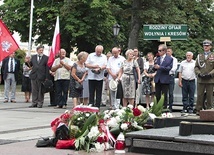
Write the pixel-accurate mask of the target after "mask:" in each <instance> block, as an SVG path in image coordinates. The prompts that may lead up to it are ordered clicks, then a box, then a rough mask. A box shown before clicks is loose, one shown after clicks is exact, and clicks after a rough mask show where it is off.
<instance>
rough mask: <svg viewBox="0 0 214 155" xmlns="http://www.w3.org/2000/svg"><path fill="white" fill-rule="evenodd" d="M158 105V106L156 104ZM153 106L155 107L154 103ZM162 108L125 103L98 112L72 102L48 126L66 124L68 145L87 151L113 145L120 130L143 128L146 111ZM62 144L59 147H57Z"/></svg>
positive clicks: (99, 149) (147, 115) (97, 150)
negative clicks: (124, 104)
mask: <svg viewBox="0 0 214 155" xmlns="http://www.w3.org/2000/svg"><path fill="white" fill-rule="evenodd" d="M158 107H159V106H158ZM156 108H157V107H156ZM156 111H157V112H158V114H159V111H162V109H161V108H160V109H159V108H158V109H155V108H152V109H150V110H146V109H145V108H144V107H143V106H141V105H138V106H137V107H135V108H134V107H133V106H132V105H128V106H127V107H123V108H121V109H116V110H105V111H103V112H100V111H99V109H98V108H96V107H89V106H83V105H80V106H76V107H75V108H73V109H72V110H71V111H68V110H67V111H66V112H65V113H64V114H63V115H61V116H60V117H59V118H57V119H55V120H54V121H53V122H52V123H51V126H52V129H53V131H54V132H55V131H56V129H57V128H58V127H59V126H61V125H62V124H63V125H65V126H66V127H67V128H68V135H69V140H70V142H71V143H70V145H68V146H70V147H73V148H75V149H76V150H85V151H87V152H101V151H104V150H108V149H111V148H114V145H115V143H116V137H117V136H118V135H119V134H120V133H123V134H124V135H125V134H126V133H127V132H131V131H137V130H143V129H144V125H145V123H146V122H147V120H148V119H149V117H150V116H149V115H150V113H149V112H156ZM61 148H62V147H61Z"/></svg>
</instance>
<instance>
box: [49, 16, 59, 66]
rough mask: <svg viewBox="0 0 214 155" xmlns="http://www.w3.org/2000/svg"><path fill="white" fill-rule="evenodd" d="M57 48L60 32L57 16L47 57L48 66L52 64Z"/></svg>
mask: <svg viewBox="0 0 214 155" xmlns="http://www.w3.org/2000/svg"><path fill="white" fill-rule="evenodd" d="M59 50H60V33H59V16H57V19H56V26H55V31H54V37H53V41H52V46H51V48H50V54H49V58H48V66H49V67H51V66H52V64H53V62H54V60H55V57H56V55H57V54H58V53H59Z"/></svg>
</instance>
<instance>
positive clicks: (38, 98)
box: [29, 45, 49, 108]
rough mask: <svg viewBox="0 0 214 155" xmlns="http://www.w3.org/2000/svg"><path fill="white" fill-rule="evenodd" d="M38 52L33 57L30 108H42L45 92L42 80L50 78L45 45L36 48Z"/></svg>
mask: <svg viewBox="0 0 214 155" xmlns="http://www.w3.org/2000/svg"><path fill="white" fill-rule="evenodd" d="M36 51H37V54H36V55H33V56H32V58H31V62H30V63H31V66H32V71H31V73H30V79H31V86H32V105H31V106H29V108H34V107H38V108H42V106H43V102H44V93H43V92H42V82H44V81H45V80H46V79H48V78H49V67H48V65H47V62H48V56H46V55H44V54H43V51H44V46H41V45H40V46H38V47H37V48H36Z"/></svg>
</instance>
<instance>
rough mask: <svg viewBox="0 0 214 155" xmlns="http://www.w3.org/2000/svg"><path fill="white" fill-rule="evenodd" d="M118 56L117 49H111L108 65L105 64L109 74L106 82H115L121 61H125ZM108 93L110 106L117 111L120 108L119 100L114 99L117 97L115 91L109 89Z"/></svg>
mask: <svg viewBox="0 0 214 155" xmlns="http://www.w3.org/2000/svg"><path fill="white" fill-rule="evenodd" d="M119 54H120V51H119V49H118V48H117V47H114V48H113V49H112V56H111V57H110V58H109V60H108V64H107V71H108V73H109V77H108V80H109V81H110V80H112V79H113V80H116V78H117V77H118V73H119V71H120V68H121V64H122V62H123V61H125V58H124V57H123V56H121V55H119ZM109 92H110V99H111V105H110V106H113V108H114V109H118V108H119V106H120V99H116V96H117V91H112V90H111V89H109Z"/></svg>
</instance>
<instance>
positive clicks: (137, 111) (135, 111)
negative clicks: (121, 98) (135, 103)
mask: <svg viewBox="0 0 214 155" xmlns="http://www.w3.org/2000/svg"><path fill="white" fill-rule="evenodd" d="M133 114H134V116H140V115H141V111H140V110H139V109H138V108H133Z"/></svg>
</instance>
